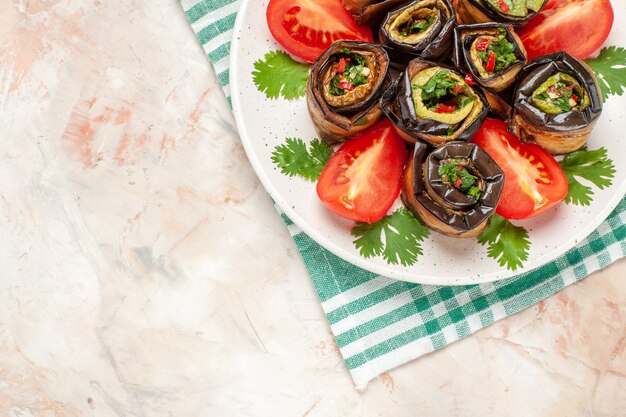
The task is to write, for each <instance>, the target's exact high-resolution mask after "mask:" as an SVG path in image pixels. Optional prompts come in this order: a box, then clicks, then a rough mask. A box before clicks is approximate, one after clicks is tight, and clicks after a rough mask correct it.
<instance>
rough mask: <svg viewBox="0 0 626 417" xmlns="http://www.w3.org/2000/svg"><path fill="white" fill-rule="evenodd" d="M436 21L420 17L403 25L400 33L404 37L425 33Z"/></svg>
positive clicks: (399, 29) (399, 30)
mask: <svg viewBox="0 0 626 417" xmlns="http://www.w3.org/2000/svg"><path fill="white" fill-rule="evenodd" d="M434 21H435V19H434V18H432V17H426V18H425V19H422V18H419V17H418V18H414V19H411V20H409V21H407V22H406V23H404V24H402V25H401V26H400V27H399V28H398V33H400V35H402V36H404V37H407V36H410V35H415V34H416V33H423V32H426V31H427V30H428V28H429V27H431V26H432V25H433V22H434Z"/></svg>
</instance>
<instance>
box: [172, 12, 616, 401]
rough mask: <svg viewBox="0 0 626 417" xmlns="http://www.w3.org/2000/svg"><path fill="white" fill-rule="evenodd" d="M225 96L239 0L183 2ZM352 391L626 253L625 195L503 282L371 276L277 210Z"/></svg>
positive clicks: (537, 299)
mask: <svg viewBox="0 0 626 417" xmlns="http://www.w3.org/2000/svg"><path fill="white" fill-rule="evenodd" d="M181 3H182V6H183V9H184V11H185V13H186V15H187V18H188V19H189V22H190V23H191V26H192V28H193V30H194V32H195V33H196V36H197V37H198V40H199V41H200V43H201V44H202V46H203V47H204V50H205V52H206V53H207V55H208V57H209V59H210V60H211V61H212V63H213V67H214V69H215V73H216V74H217V78H218V80H219V82H220V83H221V85H222V86H223V87H224V93H225V94H226V96H227V97H228V98H230V97H229V88H228V86H229V84H228V82H229V81H228V80H229V72H228V56H229V50H230V37H231V32H232V28H233V25H234V23H235V17H236V15H237V9H238V4H239V1H238V0H181ZM281 217H282V219H283V221H284V222H285V223H286V224H287V225H288V226H289V230H290V232H291V234H292V236H293V239H294V240H295V242H296V245H297V247H298V249H299V251H300V253H301V255H302V258H303V260H304V263H305V265H306V268H307V270H308V272H309V275H310V276H311V279H312V280H313V285H314V287H315V289H316V290H317V294H318V295H319V298H320V300H321V302H322V307H323V309H324V312H325V313H326V317H327V318H328V322H329V323H330V327H331V329H332V332H333V334H334V335H335V339H336V342H337V345H338V347H339V349H340V350H341V354H342V355H343V358H344V361H345V364H346V366H347V368H348V370H349V371H350V374H351V375H352V378H353V380H354V383H355V385H356V387H357V388H358V389H363V388H364V387H365V385H366V384H367V382H368V381H370V380H371V379H372V378H374V377H376V376H378V375H380V374H381V373H383V372H385V371H387V370H390V369H392V368H394V367H396V366H399V365H401V364H403V363H406V362H408V361H410V360H413V359H415V358H417V357H419V356H422V355H424V354H426V353H429V352H432V351H434V350H436V349H441V348H443V347H444V346H446V345H448V344H450V343H452V342H454V341H456V340H459V339H461V338H463V337H465V336H467V335H470V334H472V333H473V332H476V331H478V330H480V329H482V328H484V327H486V326H489V325H490V324H492V323H493V322H495V321H496V320H500V319H502V318H504V317H507V316H510V315H512V314H515V313H517V312H518V311H520V310H523V309H525V308H527V307H530V306H532V305H534V304H536V303H538V302H539V301H540V300H543V299H545V298H546V297H548V296H550V295H552V294H554V293H556V292H557V291H559V290H561V289H563V288H565V287H566V286H568V285H571V284H573V283H575V282H576V281H578V280H581V279H583V278H584V277H586V276H588V275H589V274H591V273H592V272H594V271H597V270H598V269H600V268H603V267H605V266H607V265H609V264H610V263H612V262H614V261H616V260H617V259H620V258H622V257H624V256H626V226H625V222H626V199H622V202H621V203H620V204H619V206H618V207H617V208H616V209H615V211H614V212H613V213H612V214H611V215H610V216H609V218H608V219H607V220H606V221H605V222H604V223H602V225H601V226H600V227H599V228H598V229H597V230H596V231H594V232H593V233H592V234H591V235H590V236H589V237H588V238H587V239H585V240H584V241H583V242H581V243H580V244H579V245H578V246H577V247H575V248H574V249H572V250H570V251H569V252H568V253H567V254H565V255H564V256H562V257H560V258H558V259H556V260H554V261H553V262H550V263H548V264H546V265H544V266H543V267H541V268H539V269H537V270H535V271H532V272H530V273H527V274H524V275H520V276H517V277H515V278H511V279H507V280H504V281H499V282H494V283H488V284H480V285H472V286H464V287H447V286H431V285H417V284H410V283H407V282H402V281H395V280H392V279H389V278H386V277H382V276H377V275H375V274H372V273H370V272H367V271H364V270H362V269H360V268H357V267H356V266H354V265H351V264H349V263H347V262H345V261H343V260H342V259H340V258H338V257H336V256H335V255H333V254H332V253H330V252H328V251H326V250H325V249H323V248H322V247H320V246H319V245H318V244H317V243H315V242H314V241H313V240H311V239H310V238H309V237H308V236H307V235H306V234H304V233H303V232H302V231H301V230H300V229H299V228H298V227H297V226H296V225H294V224H293V223H292V222H291V221H290V220H289V218H287V216H285V215H284V214H283V213H281Z"/></svg>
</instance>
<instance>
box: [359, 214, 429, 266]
mask: <svg viewBox="0 0 626 417" xmlns="http://www.w3.org/2000/svg"><path fill="white" fill-rule="evenodd" d="M351 233H352V236H354V237H356V238H357V239H356V240H355V241H354V245H355V246H356V248H357V249H358V250H359V253H360V254H361V256H363V257H364V258H371V257H373V256H381V255H382V256H383V258H384V259H385V260H386V261H387V263H389V264H394V265H397V264H401V265H403V266H411V265H413V264H415V262H417V258H418V256H420V255H422V253H423V251H422V245H421V242H422V241H423V240H424V239H426V238H427V237H428V235H429V233H430V231H429V230H428V228H427V227H426V226H424V225H422V223H420V222H419V220H417V219H416V218H415V217H414V216H413V214H412V213H411V212H410V211H409V210H407V209H404V208H402V209H399V210H397V211H395V212H394V213H393V214H390V215H387V216H385V217H383V219H382V220H380V221H378V222H376V223H372V224H368V223H357V224H356V225H355V226H354V228H353V229H352V232H351Z"/></svg>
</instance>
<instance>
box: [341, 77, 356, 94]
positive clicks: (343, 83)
mask: <svg viewBox="0 0 626 417" xmlns="http://www.w3.org/2000/svg"><path fill="white" fill-rule="evenodd" d="M339 88H341V89H342V90H343V91H352V90H354V84H352V83H351V82H350V81H348V80H347V79H346V78H344V77H342V79H341V81H339Z"/></svg>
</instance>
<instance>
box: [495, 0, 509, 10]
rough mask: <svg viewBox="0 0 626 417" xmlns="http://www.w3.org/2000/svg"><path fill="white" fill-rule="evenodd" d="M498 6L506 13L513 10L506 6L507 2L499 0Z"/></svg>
mask: <svg viewBox="0 0 626 417" xmlns="http://www.w3.org/2000/svg"><path fill="white" fill-rule="evenodd" d="M498 6H500V9H501V10H502V11H503V12H504V13H506V12H508V11H509V10H511V8H510V7H509V5H508V4H506V2H505V1H504V0H498Z"/></svg>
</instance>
